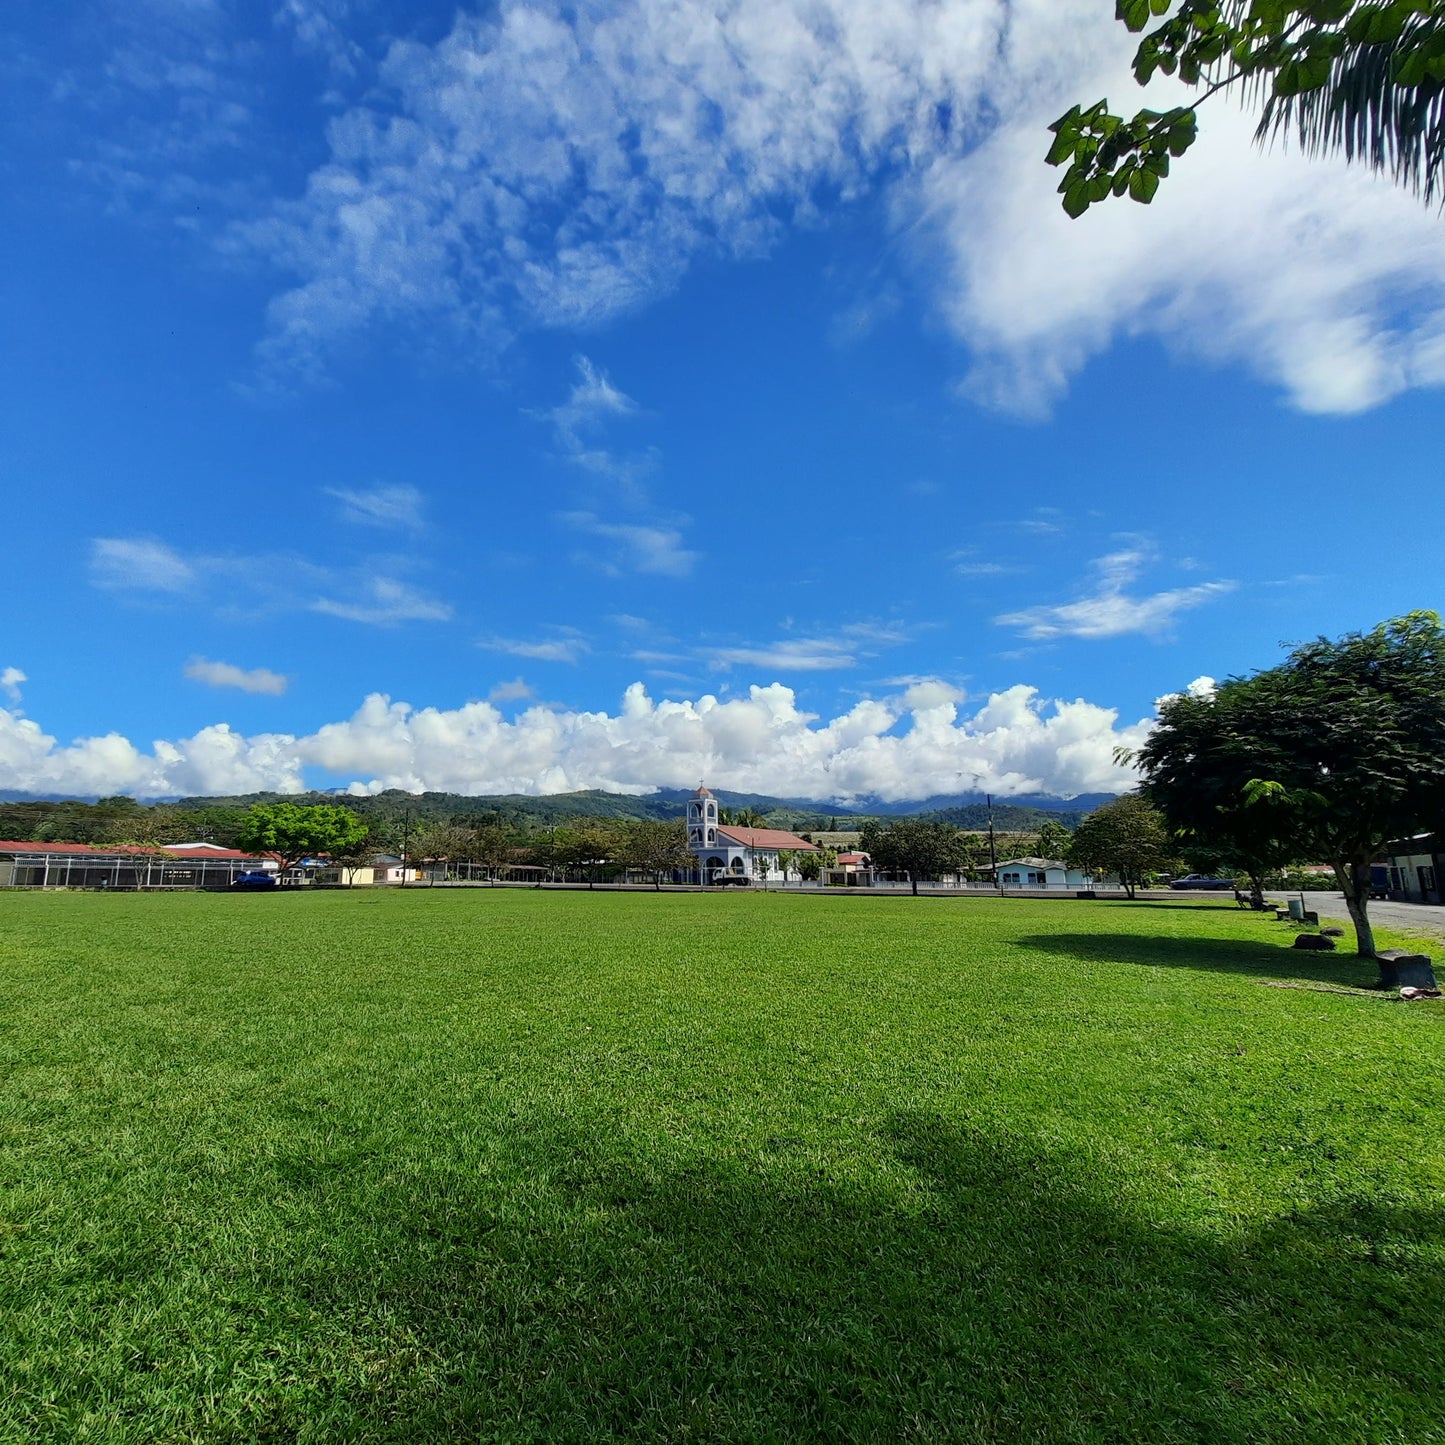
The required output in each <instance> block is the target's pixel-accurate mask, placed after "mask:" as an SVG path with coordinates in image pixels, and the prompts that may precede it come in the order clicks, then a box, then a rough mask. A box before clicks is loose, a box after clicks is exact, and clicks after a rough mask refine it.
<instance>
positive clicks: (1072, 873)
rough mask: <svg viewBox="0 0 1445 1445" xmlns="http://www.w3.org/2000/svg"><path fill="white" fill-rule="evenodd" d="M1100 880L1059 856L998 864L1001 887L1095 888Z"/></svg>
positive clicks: (1022, 859) (1014, 860) (1011, 860)
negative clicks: (1070, 865)
mask: <svg viewBox="0 0 1445 1445" xmlns="http://www.w3.org/2000/svg"><path fill="white" fill-rule="evenodd" d="M1099 881H1100V880H1098V879H1096V878H1095V877H1094V875H1093V874H1092V873H1085V872H1084V871H1083V870H1082V869H1080V868H1070V867H1069V865H1068V864H1067V863H1061V862H1060V861H1059V860H1058V859H1057V858H1011V859H1010V860H1009V861H1008V862H1007V863H1000V864H999V865H998V886H999V887H1000V888H1071V889H1078V888H1093V887H1094V886H1095V884H1096V883H1097V882H1099Z"/></svg>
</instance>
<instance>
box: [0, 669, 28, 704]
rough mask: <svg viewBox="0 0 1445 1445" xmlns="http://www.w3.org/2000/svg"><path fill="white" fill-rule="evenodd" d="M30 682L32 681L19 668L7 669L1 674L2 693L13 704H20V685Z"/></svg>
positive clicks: (0, 689) (0, 686)
mask: <svg viewBox="0 0 1445 1445" xmlns="http://www.w3.org/2000/svg"><path fill="white" fill-rule="evenodd" d="M29 681H30V679H29V678H28V677H26V676H25V674H24V673H23V672H21V671H20V669H19V668H18V667H7V668H6V669H5V670H4V671H3V672H0V692H3V693H4V694H5V696H6V697H8V698H9V699H10V701H11V702H19V701H20V684H21V683H22V682H29Z"/></svg>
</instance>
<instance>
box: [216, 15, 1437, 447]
mask: <svg viewBox="0 0 1445 1445" xmlns="http://www.w3.org/2000/svg"><path fill="white" fill-rule="evenodd" d="M339 13H340V12H338V14H339ZM1133 43H1134V42H1133V40H1132V39H1131V38H1130V37H1129V36H1128V35H1127V34H1125V32H1124V30H1123V27H1122V26H1120V25H1118V24H1117V22H1115V21H1114V20H1113V18H1112V16H1111V15H1110V14H1109V11H1108V8H1107V7H1104V6H1100V5H1099V4H1098V3H1097V0H1009V3H1004V0H953V3H950V4H938V3H936V0H895V3H892V4H889V5H886V6H879V5H877V4H874V3H869V0H735V3H732V4H729V5H728V6H726V7H720V6H716V7H715V6H711V5H698V4H695V3H693V0H630V3H623V4H620V5H614V4H605V5H604V4H601V3H583V4H580V5H576V6H564V5H562V4H561V3H560V0H502V3H500V4H499V5H498V6H496V7H494V8H489V9H488V11H487V12H486V13H485V14H483V15H473V14H467V13H464V12H463V13H458V15H457V17H456V19H455V21H454V23H453V25H452V28H451V30H450V31H449V32H448V33H447V34H445V35H444V36H442V37H441V38H440V39H438V40H436V41H435V42H434V43H430V42H428V43H424V42H419V41H411V40H403V41H398V42H396V43H395V44H394V45H392V47H391V49H390V51H389V52H388V54H387V56H386V58H385V61H384V62H383V64H382V65H381V67H380V71H379V76H378V77H377V79H378V82H379V84H378V85H377V87H376V88H375V89H373V90H372V91H371V92H370V93H369V94H368V98H367V99H366V101H365V102H364V103H359V104H355V105H353V106H352V107H351V108H350V109H348V110H346V111H345V112H344V113H343V114H341V115H339V116H338V117H337V119H336V120H335V121H334V123H333V124H332V126H331V128H330V131H329V135H328V143H329V147H330V154H329V156H328V158H327V159H326V161H325V163H324V164H322V165H321V166H319V167H318V168H317V169H316V170H315V171H314V172H313V173H312V175H311V176H310V178H309V180H308V182H307V185H306V188H305V191H304V194H302V195H301V196H299V197H297V198H296V199H295V200H294V201H291V202H289V203H287V204H286V205H284V206H281V207H279V208H278V209H277V210H276V211H275V212H274V213H273V214H272V215H270V216H267V217H263V218H261V219H259V220H251V221H248V222H247V223H245V224H244V225H243V226H241V227H239V228H238V230H237V232H236V239H237V241H238V243H239V244H242V245H245V246H247V247H249V248H252V249H256V250H259V251H261V252H262V253H264V254H265V255H267V256H268V257H269V258H270V259H271V260H272V261H273V262H275V263H276V264H277V265H278V266H279V267H280V268H281V269H282V270H283V271H284V272H286V273H289V274H290V276H291V277H292V278H293V283H294V284H292V285H291V286H290V288H289V289H288V290H286V291H285V292H284V293H282V294H280V295H278V296H277V297H276V298H275V299H274V301H273V303H272V305H271V308H270V318H269V319H270V332H269V337H268V339H267V341H266V343H265V351H266V355H267V357H268V359H269V360H270V361H272V362H277V363H279V364H282V365H285V366H291V367H294V368H299V369H300V371H302V372H303V373H305V372H310V371H314V370H315V369H316V368H317V367H318V366H320V365H323V364H324V355H325V353H326V351H327V350H328V348H330V347H331V346H333V345H334V344H336V343H337V342H338V341H340V340H343V339H345V338H346V337H348V336H352V335H354V334H356V333H357V332H358V331H361V330H363V329H365V328H368V327H370V326H372V325H373V324H375V323H379V322H386V321H390V320H394V319H397V318H410V319H412V320H421V319H424V318H433V317H437V316H440V317H443V318H445V320H446V323H447V324H448V326H450V327H452V328H454V330H455V332H456V334H458V335H460V336H462V337H465V338H468V339H469V340H470V343H471V344H472V345H483V346H496V345H499V344H501V343H502V342H503V341H504V340H505V339H506V338H507V337H508V336H509V335H511V334H512V333H514V332H515V331H516V330H517V329H519V328H525V327H529V326H537V325H542V326H578V325H587V324H594V323H596V322H598V321H600V320H603V319H606V318H608V317H611V316H615V315H616V314H618V313H619V312H621V311H625V310H627V309H629V308H631V307H634V306H636V305H638V304H640V303H642V302H644V301H646V300H648V299H651V298H653V297H655V296H657V295H659V294H660V293H662V292H665V291H666V290H668V289H669V288H670V287H672V286H673V285H675V284H676V282H677V281H678V279H679V277H680V276H681V275H682V274H683V273H684V271H685V270H686V269H687V267H688V266H689V265H690V264H691V263H692V262H693V260H694V259H695V258H697V257H699V256H717V255H724V256H747V255H756V254H759V253H761V252H763V251H766V250H767V249H768V248H769V247H770V246H771V245H772V244H774V242H775V240H776V239H777V237H778V236H780V235H781V234H782V233H783V232H784V231H785V230H786V229H787V227H788V226H789V225H794V224H816V223H818V222H819V220H820V218H821V216H822V215H823V212H824V209H825V208H824V207H823V206H820V205H819V204H818V202H819V199H820V197H823V196H825V195H826V196H829V197H834V198H841V200H842V201H843V202H844V203H845V204H846V203H848V202H849V201H852V200H856V199H857V198H859V197H861V196H864V195H866V194H870V193H871V194H874V195H876V196H879V197H881V198H882V200H883V202H884V203H885V206H886V209H887V212H888V214H889V215H890V216H891V217H892V219H893V222H894V223H895V224H896V225H897V226H898V227H899V229H900V231H903V232H905V233H906V234H907V235H908V236H909V237H910V243H911V250H912V256H913V260H914V262H915V263H916V264H917V265H918V267H919V269H920V271H921V273H922V276H923V280H924V283H925V285H926V286H927V287H930V288H931V289H932V290H933V292H934V294H935V297H936V300H937V303H938V312H939V314H940V315H941V316H942V317H943V319H944V321H945V323H946V324H947V325H948V326H949V327H950V328H951V329H952V331H953V333H954V334H955V335H956V337H957V338H958V339H959V340H960V341H961V342H962V343H963V344H964V345H965V347H966V348H967V350H968V352H969V354H970V356H971V358H972V364H971V368H970V370H969V373H968V375H967V378H966V380H965V382H964V388H965V390H966V391H967V393H968V394H970V395H971V396H974V397H976V398H978V399H980V400H982V401H984V402H986V403H988V404H990V405H996V406H1001V407H1005V408H1009V409H1013V410H1018V411H1025V412H1027V411H1040V410H1043V409H1045V408H1046V407H1048V405H1049V404H1050V403H1051V402H1052V401H1053V400H1054V398H1055V397H1057V395H1058V394H1059V393H1060V392H1061V391H1062V390H1063V389H1064V388H1065V387H1066V386H1067V384H1068V381H1069V378H1070V377H1071V376H1072V375H1073V374H1074V373H1075V372H1077V371H1078V370H1079V369H1080V367H1082V366H1083V365H1085V364H1086V363H1087V361H1088V359H1089V358H1090V357H1091V356H1093V355H1095V354H1097V353H1098V352H1100V351H1101V350H1103V349H1105V348H1106V347H1108V346H1109V345H1110V344H1111V343H1112V342H1113V340H1114V339H1115V338H1117V337H1119V336H1127V335H1151V336H1157V337H1159V338H1160V339H1162V340H1163V341H1164V342H1165V344H1167V345H1169V346H1170V347H1173V348H1177V349H1179V350H1182V351H1187V352H1190V353H1192V354H1194V355H1198V356H1202V357H1204V358H1206V359H1209V360H1213V361H1230V362H1236V363H1239V364H1242V365H1243V366H1245V367H1247V368H1249V369H1251V370H1253V371H1254V372H1256V373H1257V374H1258V375H1260V376H1261V377H1263V378H1265V379H1267V380H1268V381H1270V382H1272V383H1275V384H1277V385H1279V386H1280V387H1281V388H1282V389H1283V390H1284V391H1285V393H1286V394H1287V395H1288V396H1289V397H1290V398H1291V399H1292V400H1293V402H1294V403H1295V404H1296V405H1298V406H1300V407H1302V408H1304V409H1306V410H1311V411H1333V412H1348V411H1354V410H1359V409H1361V408H1364V407H1369V406H1372V405H1375V404H1377V403H1379V402H1380V401H1382V400H1384V399H1386V398H1387V397H1389V396H1392V395H1394V394H1396V393H1398V392H1399V391H1402V390H1404V389H1407V388H1410V387H1417V386H1435V385H1439V384H1440V383H1441V382H1442V381H1445V260H1442V257H1441V254H1440V248H1439V245H1438V223H1437V221H1436V219H1435V218H1434V216H1433V215H1432V214H1431V213H1430V212H1428V211H1427V210H1426V209H1424V208H1423V207H1420V206H1419V205H1417V204H1416V203H1415V202H1414V201H1413V200H1412V199H1411V198H1410V197H1409V196H1407V195H1405V194H1404V193H1402V192H1400V191H1398V190H1397V189H1395V188H1392V187H1391V186H1390V185H1389V184H1388V183H1387V182H1385V181H1383V180H1382V179H1380V178H1378V177H1375V176H1372V175H1371V174H1369V173H1368V172H1367V171H1365V170H1363V169H1359V168H1347V167H1345V166H1344V165H1343V164H1340V163H1336V162H1311V161H1307V160H1305V159H1303V158H1301V157H1300V156H1298V155H1297V154H1292V153H1288V152H1287V151H1285V150H1284V149H1279V150H1276V151H1274V152H1272V153H1263V152H1261V151H1260V150H1258V149H1257V148H1256V147H1255V146H1254V145H1253V144H1252V140H1251V126H1250V124H1249V121H1248V119H1247V118H1246V117H1245V116H1244V115H1243V114H1241V113H1240V112H1239V111H1237V110H1235V109H1232V108H1231V106H1230V105H1229V104H1228V103H1227V102H1225V103H1219V102H1216V103H1214V104H1212V105H1211V106H1210V107H1208V108H1207V110H1206V113H1205V120H1204V134H1203V139H1202V140H1201V142H1200V144H1199V146H1198V147H1197V149H1196V150H1195V151H1193V152H1191V153H1190V155H1189V156H1188V157H1186V158H1185V159H1184V160H1183V161H1182V162H1181V163H1180V165H1178V166H1177V167H1176V174H1175V175H1174V176H1172V177H1171V178H1170V179H1169V180H1168V181H1167V182H1166V184H1165V185H1164V186H1162V187H1161V189H1160V193H1159V196H1158V199H1157V200H1156V201H1155V203H1154V205H1153V206H1151V207H1148V208H1144V207H1139V206H1133V205H1128V204H1122V203H1120V204H1113V205H1106V206H1103V207H1100V208H1097V209H1096V211H1094V212H1091V213H1090V215H1089V216H1087V217H1086V218H1085V219H1084V220H1083V221H1081V222H1070V221H1069V220H1068V219H1067V218H1066V217H1065V216H1064V215H1063V213H1062V211H1061V210H1060V208H1059V205H1058V198H1057V196H1056V195H1055V193H1054V187H1055V185H1056V182H1057V173H1056V172H1052V171H1050V170H1048V168H1046V167H1045V166H1044V165H1043V164H1042V152H1043V150H1044V149H1045V148H1046V147H1045V142H1046V135H1045V132H1044V129H1043V127H1044V126H1045V125H1046V124H1047V123H1048V122H1049V121H1050V120H1051V119H1052V118H1053V117H1054V116H1055V115H1057V114H1058V113H1059V112H1060V111H1062V110H1063V109H1064V108H1065V107H1066V106H1067V105H1068V104H1070V103H1071V102H1073V101H1076V100H1079V101H1083V102H1086V103H1087V102H1089V101H1091V100H1093V99H1095V98H1096V97H1097V96H1099V95H1104V94H1110V95H1113V96H1114V97H1115V99H1116V100H1118V99H1119V95H1120V92H1121V91H1122V92H1123V95H1124V99H1123V100H1122V101H1121V102H1120V103H1122V104H1131V103H1133V102H1134V101H1135V100H1139V101H1140V102H1143V101H1150V102H1153V101H1160V102H1162V103H1164V104H1169V103H1173V102H1174V101H1175V100H1176V99H1177V98H1178V97H1179V95H1180V94H1182V92H1181V91H1180V90H1179V88H1178V87H1177V86H1175V84H1174V82H1172V81H1161V82H1159V84H1158V86H1156V89H1155V91H1152V92H1149V93H1147V94H1146V93H1144V92H1136V91H1135V90H1134V87H1133V85H1132V81H1131V79H1130V78H1129V75H1128V69H1127V63H1128V57H1129V53H1130V50H1131V47H1132V45H1133ZM1282 257H1288V258H1289V261H1288V265H1284V264H1282V262H1281V258H1282ZM1402 298H1407V305H1406V306H1405V307H1403V308H1402V306H1401V299H1402ZM588 365H589V366H590V363H589V364H588ZM609 387H610V383H608V382H607V381H606V378H605V377H604V376H602V375H601V373H599V372H596V371H595V370H592V371H590V372H589V371H588V370H587V369H585V368H584V371H583V375H582V380H581V381H580V382H579V386H578V388H577V390H576V392H575V393H574V396H575V398H576V405H577V406H578V407H579V408H584V409H585V407H586V406H588V405H591V406H594V407H600V408H602V409H604V410H605V409H606V408H607V407H609V406H611V407H613V409H614V410H616V409H618V408H624V404H625V402H626V398H625V397H624V396H623V395H622V394H621V393H619V392H616V391H615V389H612V391H611V393H609V390H608V388H609ZM582 414H583V412H582V411H580V410H579V411H578V413H577V415H578V416H579V417H580V416H581V415H582ZM557 424H558V426H559V429H560V428H564V427H565V426H566V425H567V424H568V423H567V417H566V415H565V414H564V415H562V416H560V417H559V418H558V419H557ZM581 450H583V448H581V446H580V445H579V452H580V451H581ZM601 455H603V456H605V453H604V454H601Z"/></svg>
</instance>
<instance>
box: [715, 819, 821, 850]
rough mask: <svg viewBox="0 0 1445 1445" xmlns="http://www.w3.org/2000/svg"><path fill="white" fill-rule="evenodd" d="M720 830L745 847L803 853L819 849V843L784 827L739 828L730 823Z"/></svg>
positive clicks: (724, 835) (725, 835)
mask: <svg viewBox="0 0 1445 1445" xmlns="http://www.w3.org/2000/svg"><path fill="white" fill-rule="evenodd" d="M718 832H719V833H721V834H722V835H723V837H724V838H728V839H730V840H731V841H732V842H734V843H738V844H741V846H742V847H744V848H791V849H793V850H794V851H795V852H802V853H816V852H817V851H818V847H817V844H815V843H810V842H808V840H807V839H806V838H800V837H798V835H797V834H796V833H788V832H785V831H784V830H783V829H782V828H739V827H737V826H736V825H735V824H733V823H728V824H726V825H725V826H723V827H720V828H719V829H718Z"/></svg>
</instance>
